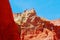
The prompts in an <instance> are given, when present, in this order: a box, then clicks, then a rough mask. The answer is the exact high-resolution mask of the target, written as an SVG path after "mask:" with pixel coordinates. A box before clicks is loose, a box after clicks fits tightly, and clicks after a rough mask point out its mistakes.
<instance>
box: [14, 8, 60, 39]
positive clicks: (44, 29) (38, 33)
mask: <svg viewBox="0 0 60 40" xmlns="http://www.w3.org/2000/svg"><path fill="white" fill-rule="evenodd" d="M13 16H14V21H15V22H16V23H17V25H18V27H19V32H20V38H21V40H60V39H59V38H60V25H59V26H58V24H60V22H58V20H57V22H58V23H56V21H54V20H52V21H51V20H47V19H45V18H43V17H38V16H37V15H36V12H35V10H34V9H31V10H25V11H24V12H23V13H17V14H13ZM59 21H60V20H59Z"/></svg>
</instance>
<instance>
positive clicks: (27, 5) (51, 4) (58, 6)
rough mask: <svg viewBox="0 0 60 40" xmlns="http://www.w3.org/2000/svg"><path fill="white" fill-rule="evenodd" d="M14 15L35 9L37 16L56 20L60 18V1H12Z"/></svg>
mask: <svg viewBox="0 0 60 40" xmlns="http://www.w3.org/2000/svg"><path fill="white" fill-rule="evenodd" d="M10 4H11V8H12V11H13V12H14V13H17V12H23V11H24V10H25V9H31V8H34V9H35V11H36V13H37V15H38V16H41V17H44V18H47V19H49V20H54V19H58V18H60V0H10Z"/></svg>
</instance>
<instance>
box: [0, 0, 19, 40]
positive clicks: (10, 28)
mask: <svg viewBox="0 0 60 40" xmlns="http://www.w3.org/2000/svg"><path fill="white" fill-rule="evenodd" d="M0 40H19V34H18V27H17V25H16V24H15V22H14V20H13V14H12V11H11V7H10V4H9V0H0Z"/></svg>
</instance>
